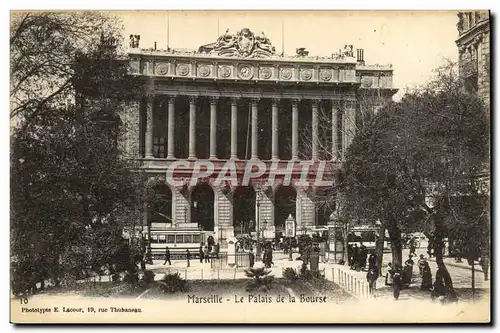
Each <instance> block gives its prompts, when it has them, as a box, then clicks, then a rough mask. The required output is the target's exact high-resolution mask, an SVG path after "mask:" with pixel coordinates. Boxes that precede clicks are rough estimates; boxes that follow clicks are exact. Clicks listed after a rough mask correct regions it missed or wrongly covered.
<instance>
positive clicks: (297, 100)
mask: <svg viewBox="0 0 500 333" xmlns="http://www.w3.org/2000/svg"><path fill="white" fill-rule="evenodd" d="M300 101H301V99H300V98H294V99H292V106H299V103H300Z"/></svg>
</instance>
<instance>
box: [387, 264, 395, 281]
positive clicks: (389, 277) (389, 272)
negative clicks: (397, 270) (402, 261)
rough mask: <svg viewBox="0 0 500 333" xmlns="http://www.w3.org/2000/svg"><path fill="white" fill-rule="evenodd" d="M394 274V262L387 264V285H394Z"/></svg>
mask: <svg viewBox="0 0 500 333" xmlns="http://www.w3.org/2000/svg"><path fill="white" fill-rule="evenodd" d="M393 275H394V268H393V267H392V263H388V264H387V272H386V273H385V285H386V286H392V282H393V281H392V277H393Z"/></svg>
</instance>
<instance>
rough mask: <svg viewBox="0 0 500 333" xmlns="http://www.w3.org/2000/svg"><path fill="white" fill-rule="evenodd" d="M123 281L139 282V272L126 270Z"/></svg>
mask: <svg viewBox="0 0 500 333" xmlns="http://www.w3.org/2000/svg"><path fill="white" fill-rule="evenodd" d="M123 282H125V283H129V284H137V282H139V273H138V272H137V271H133V270H129V271H127V272H125V276H124V277H123Z"/></svg>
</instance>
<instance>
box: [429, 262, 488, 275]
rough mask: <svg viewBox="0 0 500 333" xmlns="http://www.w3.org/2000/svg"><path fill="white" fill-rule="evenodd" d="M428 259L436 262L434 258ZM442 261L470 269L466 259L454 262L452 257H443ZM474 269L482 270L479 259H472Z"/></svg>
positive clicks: (447, 264)
mask: <svg viewBox="0 0 500 333" xmlns="http://www.w3.org/2000/svg"><path fill="white" fill-rule="evenodd" d="M427 260H428V261H432V262H436V258H428V259H427ZM443 262H444V264H445V265H446V266H453V267H460V268H463V269H468V270H470V271H471V270H472V267H471V266H470V265H469V264H468V262H467V259H462V262H456V261H455V259H454V258H443ZM474 271H476V272H480V273H482V272H483V269H482V267H481V265H479V261H477V260H476V261H474Z"/></svg>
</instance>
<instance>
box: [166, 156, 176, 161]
mask: <svg viewBox="0 0 500 333" xmlns="http://www.w3.org/2000/svg"><path fill="white" fill-rule="evenodd" d="M167 160H175V156H174V155H167Z"/></svg>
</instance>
